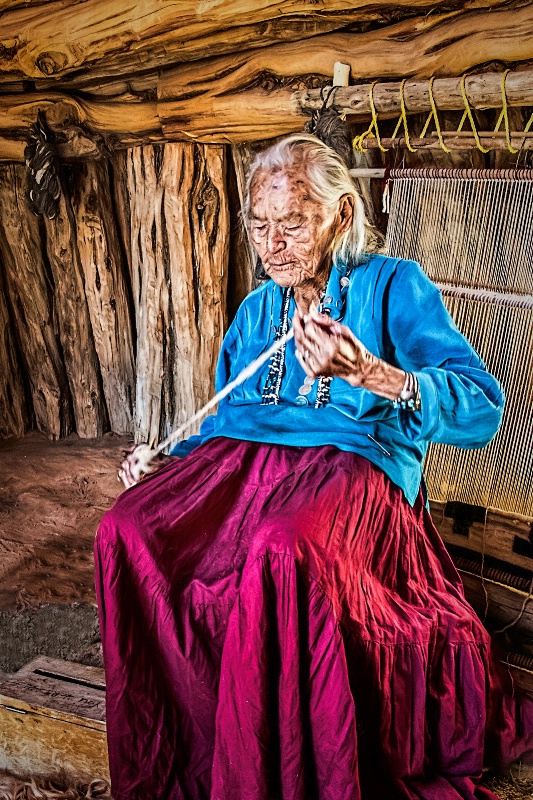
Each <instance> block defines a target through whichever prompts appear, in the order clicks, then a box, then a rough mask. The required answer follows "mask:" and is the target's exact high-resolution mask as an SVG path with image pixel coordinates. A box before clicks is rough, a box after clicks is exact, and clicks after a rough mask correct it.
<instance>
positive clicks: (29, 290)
mask: <svg viewBox="0 0 533 800" xmlns="http://www.w3.org/2000/svg"><path fill="white" fill-rule="evenodd" d="M0 198H1V207H2V214H1V215H0V255H1V257H2V261H3V264H4V268H5V279H6V287H7V293H8V295H9V302H10V306H11V308H12V310H13V319H14V325H15V334H16V337H17V341H18V342H19V346H20V349H21V353H22V358H23V363H24V369H25V372H26V375H27V378H28V382H29V385H30V393H31V399H32V404H33V413H34V414H35V424H36V426H37V429H38V430H40V431H42V432H43V433H46V434H47V435H48V436H50V437H51V438H54V439H56V438H58V437H59V436H67V435H68V434H69V433H71V431H72V429H73V419H72V412H71V406H70V402H71V401H70V393H69V388H68V382H67V376H66V372H65V366H64V363H63V360H62V356H61V346H60V344H59V337H58V334H57V318H56V310H55V301H54V295H53V287H52V286H51V279H50V276H49V275H48V273H47V268H46V264H45V262H44V260H43V256H42V241H41V237H40V234H39V225H38V221H37V218H36V217H35V216H33V214H32V212H31V211H30V209H29V206H28V204H27V202H26V194H25V175H24V169H23V167H19V166H9V167H8V166H4V167H0Z"/></svg>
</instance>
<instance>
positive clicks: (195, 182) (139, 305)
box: [128, 144, 229, 441]
mask: <svg viewBox="0 0 533 800" xmlns="http://www.w3.org/2000/svg"><path fill="white" fill-rule="evenodd" d="M128 185H129V190H130V205H131V251H132V267H133V295H134V303H135V309H136V324H137V392H136V404H135V437H136V439H137V441H142V440H144V441H152V440H154V439H162V438H163V437H164V436H166V435H167V434H168V433H169V432H170V430H172V429H173V428H174V427H176V426H177V425H179V424H180V423H182V422H184V421H185V420H186V419H187V418H188V417H189V416H190V415H191V414H192V413H193V412H194V411H195V410H197V409H198V408H199V407H201V406H202V405H203V404H204V403H205V402H206V401H207V399H208V398H209V396H210V394H211V392H212V390H213V384H214V372H215V365H216V359H217V355H218V351H219V348H220V344H221V340H222V336H223V330H224V323H225V297H226V280H227V261H228V244H229V242H228V239H229V237H228V232H229V231H228V228H229V220H228V208H227V200H226V190H225V157H224V151H223V149H222V148H220V147H210V148H203V147H199V146H196V145H192V144H170V145H165V146H154V147H139V148H134V149H132V150H130V151H128Z"/></svg>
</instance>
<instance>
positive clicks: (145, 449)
mask: <svg viewBox="0 0 533 800" xmlns="http://www.w3.org/2000/svg"><path fill="white" fill-rule="evenodd" d="M293 337H294V329H293V328H291V329H290V331H288V332H287V333H286V334H284V335H283V336H282V337H281V338H280V339H278V340H277V342H274V344H273V345H271V347H269V348H268V350H265V352H264V353H262V354H261V355H260V356H259V357H258V358H256V359H255V361H252V363H251V364H248V366H247V367H245V368H244V369H243V370H241V372H239V374H238V375H237V377H236V378H234V379H233V380H232V381H230V382H229V383H227V384H226V385H225V386H224V388H223V389H221V390H220V391H219V392H217V393H216V395H215V396H214V397H212V398H211V400H209V401H208V402H207V403H206V404H205V406H203V407H202V408H201V409H200V410H199V411H197V412H196V413H195V414H193V415H192V417H190V418H189V419H188V420H187V421H186V422H184V423H183V425H180V427H179V428H177V430H175V431H173V432H172V433H171V434H170V435H169V436H167V438H166V439H163V441H162V442H160V444H158V445H157V447H155V448H152V447H150V445H149V444H141V445H139V446H138V447H137V448H136V449H135V455H136V458H137V461H136V463H135V466H134V467H133V468H132V474H133V476H134V478H135V479H136V480H140V477H141V474H149V473H150V472H151V471H152V468H151V467H150V462H151V461H152V460H153V459H154V458H155V457H156V456H157V455H159V453H162V452H163V451H164V450H165V449H166V448H167V447H169V445H171V444H173V443H174V442H176V441H178V440H179V439H180V438H181V437H182V436H183V434H184V433H185V432H186V431H187V429H188V428H190V427H191V425H194V423H195V422H198V420H200V419H202V418H203V417H204V416H205V415H206V414H207V412H208V411H211V409H212V408H214V407H215V406H216V405H217V403H219V402H220V401H221V400H223V399H224V397H227V396H228V394H231V392H232V391H233V390H234V389H235V388H236V387H237V386H240V385H241V383H244V381H245V380H247V379H248V378H251V376H252V375H253V374H254V373H256V372H257V370H258V369H259V368H260V367H262V366H263V364H264V363H265V362H266V361H268V360H269V359H270V358H272V356H273V355H274V353H276V352H277V351H278V350H280V349H281V348H282V347H285V345H286V344H287V342H289V341H290V340H291V339H292V338H293Z"/></svg>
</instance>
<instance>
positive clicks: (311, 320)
mask: <svg viewBox="0 0 533 800" xmlns="http://www.w3.org/2000/svg"><path fill="white" fill-rule="evenodd" d="M292 324H293V328H294V339H295V343H296V357H297V359H298V361H299V362H300V364H301V365H302V367H303V369H304V370H305V372H306V374H307V375H309V376H310V377H312V378H316V377H318V376H319V375H323V376H325V377H329V376H331V377H337V378H344V380H346V381H348V383H350V384H351V385H352V386H363V385H364V384H365V382H366V379H367V378H368V376H369V374H370V373H371V371H372V369H373V368H375V367H376V365H377V363H378V362H379V359H378V358H376V356H374V355H373V354H372V353H370V352H369V351H368V350H367V349H366V347H365V346H364V344H362V342H360V341H359V339H357V338H356V337H355V336H354V334H353V333H352V331H351V330H350V328H348V327H347V326H346V325H341V324H340V323H339V322H335V320H332V319H331V317H329V316H328V315H327V314H320V313H319V312H318V310H317V308H316V306H315V305H312V306H311V308H310V310H309V315H308V316H307V317H306V318H305V321H304V318H303V317H302V316H301V315H300V313H299V312H298V311H297V312H296V314H295V315H294V318H293V321H292Z"/></svg>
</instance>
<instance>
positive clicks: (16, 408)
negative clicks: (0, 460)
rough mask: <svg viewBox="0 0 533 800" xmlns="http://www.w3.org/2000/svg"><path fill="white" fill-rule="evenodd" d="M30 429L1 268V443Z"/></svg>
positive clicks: (0, 266)
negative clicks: (2, 440)
mask: <svg viewBox="0 0 533 800" xmlns="http://www.w3.org/2000/svg"><path fill="white" fill-rule="evenodd" d="M27 428H28V413H27V409H26V395H25V391H24V382H23V380H22V375H21V372H20V366H19V359H18V354H17V351H16V346H15V337H14V333H13V328H12V325H11V320H10V318H9V311H8V307H7V288H6V286H5V281H4V276H3V273H2V265H1V264H0V439H5V438H7V437H8V436H22V435H23V434H24V433H25V432H26V430H27Z"/></svg>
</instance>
